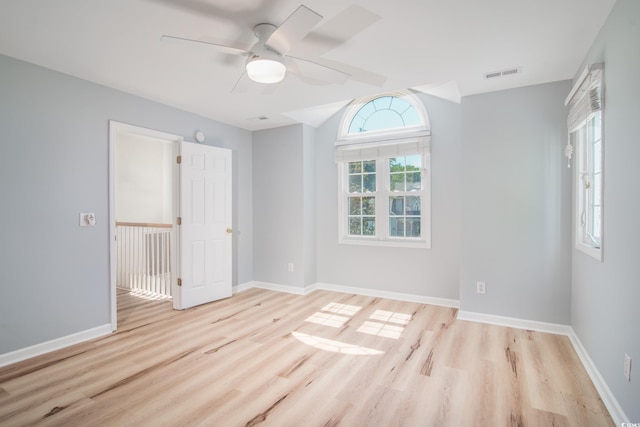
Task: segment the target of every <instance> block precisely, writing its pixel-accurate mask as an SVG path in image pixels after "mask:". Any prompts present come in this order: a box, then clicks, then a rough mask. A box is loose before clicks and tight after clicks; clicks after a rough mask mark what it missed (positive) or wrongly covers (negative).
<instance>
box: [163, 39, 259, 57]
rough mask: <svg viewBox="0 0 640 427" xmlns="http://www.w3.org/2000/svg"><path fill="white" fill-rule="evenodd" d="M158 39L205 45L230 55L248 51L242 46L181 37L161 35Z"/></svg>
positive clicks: (241, 54) (183, 43)
mask: <svg viewBox="0 0 640 427" xmlns="http://www.w3.org/2000/svg"><path fill="white" fill-rule="evenodd" d="M160 40H161V41H162V42H166V43H177V44H182V45H189V46H202V47H207V48H211V49H215V50H216V51H218V52H222V53H228V54H230V55H237V56H246V55H247V54H248V53H249V51H248V50H245V49H242V48H237V47H232V46H227V45H223V44H219V43H211V42H205V41H202V40H193V39H185V38H182V37H175V36H167V35H163V36H162V37H161V38H160Z"/></svg>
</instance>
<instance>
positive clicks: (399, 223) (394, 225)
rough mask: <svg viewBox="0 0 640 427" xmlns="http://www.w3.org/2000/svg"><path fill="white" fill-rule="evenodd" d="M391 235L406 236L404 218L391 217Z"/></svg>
mask: <svg viewBox="0 0 640 427" xmlns="http://www.w3.org/2000/svg"><path fill="white" fill-rule="evenodd" d="M389 235H390V236H392V237H404V220H403V219H402V218H389Z"/></svg>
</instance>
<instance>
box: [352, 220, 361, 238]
mask: <svg viewBox="0 0 640 427" xmlns="http://www.w3.org/2000/svg"><path fill="white" fill-rule="evenodd" d="M349 234H350V235H352V236H361V235H362V219H361V218H349Z"/></svg>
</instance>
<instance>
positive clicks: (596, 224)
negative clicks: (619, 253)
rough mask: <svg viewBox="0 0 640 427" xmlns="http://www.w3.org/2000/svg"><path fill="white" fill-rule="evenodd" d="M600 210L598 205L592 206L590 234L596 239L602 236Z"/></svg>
mask: <svg viewBox="0 0 640 427" xmlns="http://www.w3.org/2000/svg"><path fill="white" fill-rule="evenodd" d="M601 215H602V211H601V209H600V207H599V206H598V207H596V208H593V230H592V231H591V235H592V236H593V237H595V238H596V239H597V240H598V241H599V240H600V239H601V238H602V236H601V235H600V234H601V227H602V226H601V222H602V216H601Z"/></svg>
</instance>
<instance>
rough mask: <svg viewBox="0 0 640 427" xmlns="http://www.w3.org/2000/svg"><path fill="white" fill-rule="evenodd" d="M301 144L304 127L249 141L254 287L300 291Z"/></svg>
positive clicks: (272, 132) (259, 135)
mask: <svg viewBox="0 0 640 427" xmlns="http://www.w3.org/2000/svg"><path fill="white" fill-rule="evenodd" d="M303 139H304V127H303V125H293V126H286V127H281V128H276V129H268V130H262V131H258V132H254V135H253V154H254V157H255V159H256V161H255V162H254V165H253V167H254V169H253V173H254V175H253V176H254V179H253V192H254V202H253V209H254V211H253V226H254V230H255V231H254V267H253V273H254V280H256V281H259V282H267V283H274V284H278V285H287V286H295V287H300V288H302V287H304V286H305V265H306V263H305V251H304V246H305V244H304V240H305V239H304V232H305V221H307V219H306V218H305V206H304V186H305V180H304V166H305V163H306V162H305V160H304V151H305V144H304V143H303ZM290 262H291V263H293V265H294V271H293V272H289V271H288V270H287V265H288V263H290Z"/></svg>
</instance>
